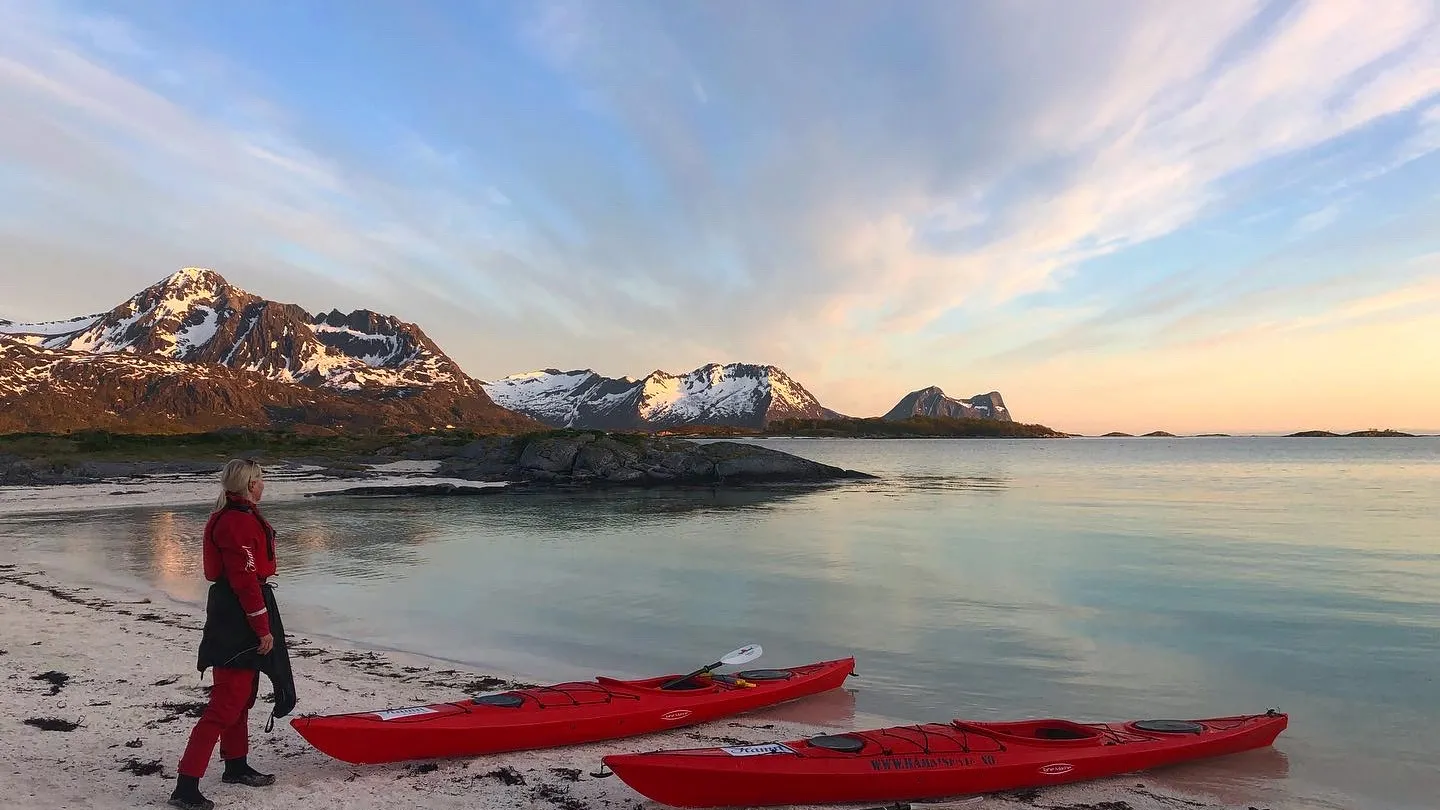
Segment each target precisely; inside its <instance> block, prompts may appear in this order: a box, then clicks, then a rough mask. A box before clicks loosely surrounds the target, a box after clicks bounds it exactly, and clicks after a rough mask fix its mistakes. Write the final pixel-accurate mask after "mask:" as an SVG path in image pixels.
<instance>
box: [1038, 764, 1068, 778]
mask: <svg viewBox="0 0 1440 810" xmlns="http://www.w3.org/2000/svg"><path fill="white" fill-rule="evenodd" d="M1073 770H1075V766H1074V765H1071V764H1070V763H1068V762H1056V763H1052V764H1050V765H1046V766H1044V767H1042V768H1041V769H1040V772H1041V773H1044V774H1049V775H1050V776H1059V775H1060V774H1062V773H1069V772H1070V771H1073Z"/></svg>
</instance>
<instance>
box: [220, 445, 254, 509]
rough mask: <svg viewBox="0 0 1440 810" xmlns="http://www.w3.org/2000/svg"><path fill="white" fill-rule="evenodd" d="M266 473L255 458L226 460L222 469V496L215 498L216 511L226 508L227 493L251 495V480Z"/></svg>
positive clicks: (246, 496)
mask: <svg viewBox="0 0 1440 810" xmlns="http://www.w3.org/2000/svg"><path fill="white" fill-rule="evenodd" d="M264 475H265V470H264V469H263V468H261V466H260V462H258V461H256V460H255V459H253V458H232V459H230V460H229V461H227V462H225V469H223V470H221V471H220V496H219V497H217V498H216V499H215V511H216V512H218V511H220V510H221V509H224V508H225V496H226V494H227V493H228V494H231V495H239V496H241V497H243V498H248V497H249V496H250V482H252V481H254V480H255V479H257V478H260V477H262V476H264Z"/></svg>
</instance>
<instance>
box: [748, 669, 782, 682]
mask: <svg viewBox="0 0 1440 810" xmlns="http://www.w3.org/2000/svg"><path fill="white" fill-rule="evenodd" d="M735 677H737V678H741V679H743V680H747V681H788V680H790V679H791V678H793V677H795V673H794V672H791V671H790V670H788V669H747V670H745V671H744V672H737V673H735Z"/></svg>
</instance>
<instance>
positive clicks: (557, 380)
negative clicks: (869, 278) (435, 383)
mask: <svg viewBox="0 0 1440 810" xmlns="http://www.w3.org/2000/svg"><path fill="white" fill-rule="evenodd" d="M482 385H483V386H484V388H485V392H486V393H487V394H489V395H490V398H491V399H493V400H494V401H495V402H497V403H499V404H500V405H501V406H503V407H506V408H509V409H510V410H513V411H518V412H520V413H523V414H525V415H527V416H531V417H533V418H535V419H538V420H540V421H541V422H545V423H546V424H549V425H553V426H556V427H575V428H593V429H601V430H625V429H649V428H667V427H680V426H696V425H715V426H727V427H751V428H759V427H764V426H765V425H766V424H768V423H769V422H771V421H773V420H776V419H833V418H836V417H838V416H840V414H838V413H836V412H834V411H832V410H830V409H829V408H826V407H824V406H822V405H821V404H820V403H819V402H818V401H816V399H815V397H814V396H812V395H811V394H810V392H809V391H806V390H805V388H804V387H803V386H801V385H800V384H799V383H797V382H795V381H794V380H793V379H791V378H790V376H789V375H787V374H786V373H785V372H784V371H781V370H780V369H778V368H776V367H775V366H768V365H755V364H750V363H727V364H725V365H720V364H718V363H710V364H708V365H704V366H701V367H700V368H697V369H695V370H694V371H691V372H688V373H685V374H678V375H677V374H668V373H666V372H664V371H655V372H652V373H651V374H650V375H649V376H647V377H645V378H644V379H640V380H637V379H634V378H633V377H621V378H614V377H605V376H602V375H600V374H597V373H595V372H594V371H591V370H589V369H582V370H577V371H559V370H556V369H545V370H544V371H532V372H527V373H524V374H512V375H510V376H509V377H504V378H501V379H498V380H494V381H492V382H485V383H482Z"/></svg>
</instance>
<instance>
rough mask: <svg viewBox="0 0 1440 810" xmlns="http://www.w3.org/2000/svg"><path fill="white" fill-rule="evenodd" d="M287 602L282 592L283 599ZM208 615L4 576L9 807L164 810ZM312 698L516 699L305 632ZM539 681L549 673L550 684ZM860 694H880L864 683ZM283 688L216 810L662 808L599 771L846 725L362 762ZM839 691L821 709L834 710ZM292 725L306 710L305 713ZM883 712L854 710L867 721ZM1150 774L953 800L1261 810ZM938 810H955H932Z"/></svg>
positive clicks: (1108, 809) (193, 711)
mask: <svg viewBox="0 0 1440 810" xmlns="http://www.w3.org/2000/svg"><path fill="white" fill-rule="evenodd" d="M282 598H283V592H282ZM202 621H203V617H202V615H201V613H200V611H199V610H198V609H196V608H193V607H191V606H190V605H187V604H184V603H176V602H171V601H169V600H165V599H164V598H163V597H158V598H151V597H147V596H145V595H143V594H139V593H131V592H126V591H122V590H118V589H109V588H102V587H97V586H93V585H92V586H81V585H77V584H73V583H68V582H66V581H64V580H63V579H62V578H60V577H57V576H56V575H55V574H52V573H49V572H47V571H44V570H40V569H39V568H37V567H35V566H31V565H26V564H25V563H6V564H3V565H0V673H3V677H4V678H5V680H6V683H7V684H8V687H7V688H6V689H5V690H3V692H0V711H3V714H4V716H5V718H6V719H5V720H4V721H3V722H4V724H5V733H4V734H0V793H3V795H4V796H5V802H4V804H5V806H6V807H11V808H16V810H22V809H23V810H30V808H35V809H36V810H39V808H47V809H49V808H66V807H76V808H103V807H149V806H163V804H164V801H165V799H166V797H167V796H168V795H169V792H170V790H171V788H172V786H173V780H174V776H175V765H176V761H177V758H178V756H179V754H180V751H181V749H182V748H183V746H184V742H185V739H186V736H187V735H188V734H189V731H190V728H191V726H192V724H193V722H194V718H195V717H196V716H198V714H199V712H200V711H201V710H202V709H203V707H204V701H205V699H206V694H207V690H208V685H209V677H208V676H207V677H206V678H205V679H204V680H203V681H202V680H201V678H200V677H199V673H197V672H196V671H195V669H194V666H193V663H192V662H193V660H194V648H195V644H196V643H197V640H198V637H199V631H200V626H201V623H202ZM290 629H291V630H292V632H291V634H290V635H291V639H290V644H291V648H292V660H293V662H294V667H295V672H296V681H297V686H298V689H299V694H300V704H299V706H298V707H297V708H296V710H295V713H294V714H297V715H298V714H303V713H328V712H338V711H352V710H357V709H362V708H384V707H394V706H405V705H413V704H416V703H423V702H430V701H433V700H435V699H437V698H445V699H450V698H459V697H463V696H466V695H473V694H477V693H480V692H486V691H494V690H497V689H503V688H506V687H507V685H508V684H509V683H510V681H508V680H507V679H505V678H498V677H496V676H495V675H493V674H488V673H482V672H473V671H466V670H463V669H458V668H455V667H453V666H450V665H447V664H444V663H440V662H436V661H431V660H427V659H422V658H418V657H413V656H408V655H404V654H396V653H379V652H375V651H371V650H366V649H362V648H359V647H352V646H347V645H343V644H336V643H334V642H331V641H328V640H327V641H323V642H322V641H312V640H311V639H309V638H307V637H306V633H305V628H290ZM526 680H528V681H529V682H540V681H542V680H544V679H541V678H535V677H533V676H531V677H529V678H526ZM848 688H863V686H860V687H848ZM269 690H270V687H269V683H268V681H267V680H265V679H263V678H262V680H261V698H260V702H258V703H257V704H256V710H255V711H254V712H252V714H251V740H252V742H251V754H250V760H251V762H252V763H254V764H256V765H258V766H259V767H260V768H261V769H262V770H266V771H267V772H274V773H276V774H277V775H278V781H277V783H276V784H275V785H274V786H271V787H268V788H248V787H243V786H238V785H225V784H222V783H221V782H220V781H219V771H220V768H219V765H218V761H217V762H216V764H215V765H213V766H212V768H211V770H210V771H209V773H207V775H206V778H205V779H204V780H203V782H202V790H204V791H205V792H206V795H207V796H208V797H209V798H211V799H212V800H214V801H215V802H216V806H217V808H235V809H236V810H241V808H244V809H246V810H278V809H279V808H292V807H317V808H320V807H345V808H348V810H371V808H375V809H376V810H379V808H387V810H388V808H395V807H417V806H423V807H429V808H448V807H454V808H461V807H463V808H471V809H472V810H489V809H491V808H494V809H495V810H499V809H500V808H545V809H546V810H551V809H552V808H560V809H561V810H600V809H601V808H616V810H619V808H647V809H648V808H655V807H659V805H656V804H654V803H653V802H650V801H648V800H646V799H644V798H643V797H642V796H640V795H639V794H637V793H635V792H634V791H632V790H630V789H629V788H628V787H627V786H626V785H625V784H624V783H623V782H621V781H620V780H619V779H617V778H615V777H614V776H613V775H611V776H607V777H599V778H597V777H596V776H594V775H592V774H593V773H594V772H596V771H597V770H598V769H599V764H600V762H599V760H600V757H601V756H602V755H603V754H605V753H608V752H612V751H617V750H620V751H623V750H648V749H653V748H663V747H675V746H693V745H697V744H698V745H712V744H722V743H723V744H733V743H736V742H742V741H743V742H764V741H767V740H771V739H783V738H790V737H799V736H805V735H807V734H814V733H821V732H824V731H831V730H833V729H827V728H825V727H822V726H817V725H814V724H810V723H806V722H803V718H804V717H805V712H804V710H805V703H806V701H797V702H795V703H792V704H789V705H788V706H781V707H776V708H773V709H769V710H766V711H762V712H757V713H754V714H750V715H743V716H739V717H736V718H733V719H731V720H728V721H719V722H715V723H711V724H708V725H703V726H697V727H692V728H689V729H682V730H676V731H674V732H668V733H665V734H656V735H650V736H646V737H642V738H632V739H629V740H620V741H615V742H611V743H608V744H605V745H593V746H579V747H573V748H565V749H556V750H548V751H531V752H518V753H513V754H504V755H497V756H487V757H478V758H474V759H461V760H446V761H436V762H429V761H427V762H413V763H407V764H397V765H384V766H364V767H356V766H351V765H348V764H346V763H343V762H339V761H336V760H333V759H330V758H328V757H326V756H325V755H323V754H321V753H320V752H318V751H316V750H314V749H313V748H311V747H309V746H308V745H307V744H306V743H305V742H304V740H302V739H301V738H300V737H299V735H298V734H296V733H295V732H294V730H293V729H292V728H291V727H290V725H289V723H288V718H286V719H285V720H281V721H278V722H277V723H276V724H275V728H274V731H273V733H270V734H267V733H265V732H264V730H263V726H264V722H265V719H266V717H267V716H268V712H267V711H266V707H267V705H268V704H267V702H266V698H267V697H268V696H269ZM819 699H823V696H822V697H818V698H811V699H810V700H819ZM292 716H293V715H292ZM871 719H872V718H865V717H855V718H853V720H852V721H853V722H866V721H869V720H871ZM1146 777H1147V775H1145V774H1138V775H1134V776H1131V777H1126V778H1119V779H1114V780H1108V781H1105V782H1097V783H1090V784H1084V785H1073V786H1064V787H1058V788H1054V789H1050V790H1045V791H1038V792H1037V791H1023V792H1017V793H1011V794H1003V795H996V796H988V797H983V798H980V797H970V798H965V799H961V800H959V801H957V802H954V803H953V805H952V806H957V807H973V808H984V809H985V810H989V809H990V808H1012V809H1013V808H1024V807H1037V808H1045V809H1046V810H1175V808H1177V807H1180V808H1190V809H1192V810H1200V809H1201V808H1205V809H1206V810H1221V809H1222V808H1224V810H1229V808H1231V807H1234V808H1239V809H1240V810H1244V809H1245V808H1247V807H1250V805H1246V804H1240V805H1218V804H1210V803H1206V802H1204V801H1201V800H1199V799H1196V798H1193V797H1186V796H1182V795H1179V794H1176V793H1174V792H1173V791H1168V790H1162V789H1160V788H1158V787H1156V786H1155V785H1154V783H1153V782H1152V780H1150V779H1148V778H1146ZM918 806H928V807H938V806H943V805H929V804H927V805H917V807H918Z"/></svg>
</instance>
